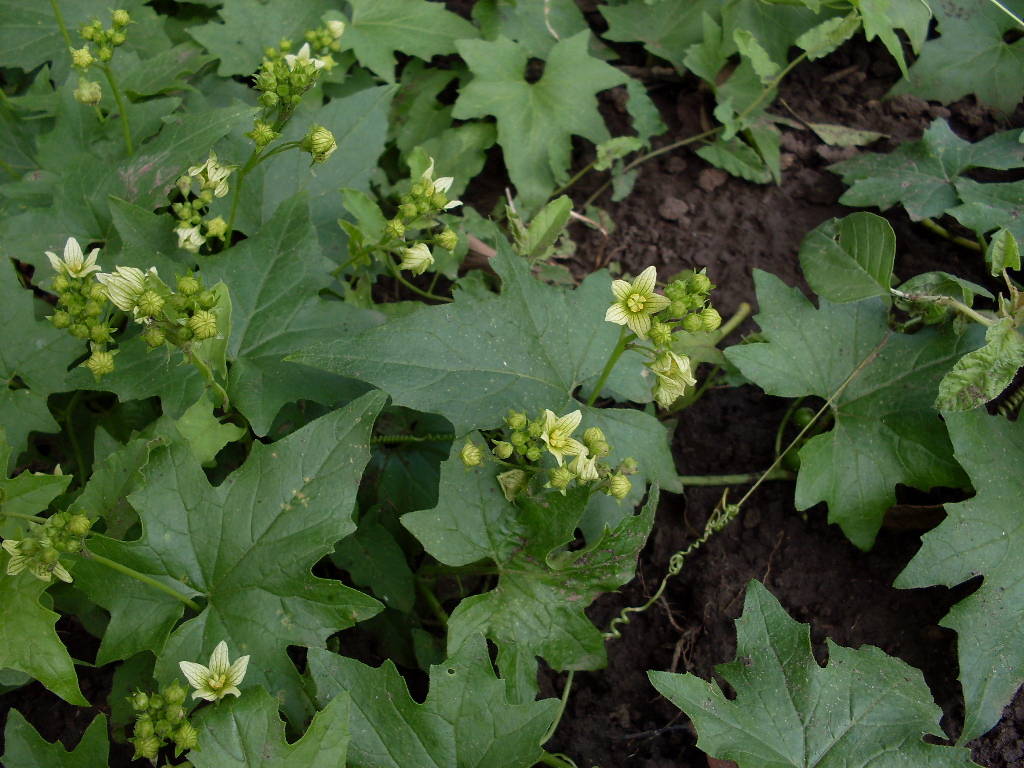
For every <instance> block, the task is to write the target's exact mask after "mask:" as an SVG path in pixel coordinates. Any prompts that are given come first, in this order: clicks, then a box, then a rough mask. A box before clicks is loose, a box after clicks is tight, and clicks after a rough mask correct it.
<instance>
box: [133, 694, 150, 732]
mask: <svg viewBox="0 0 1024 768" xmlns="http://www.w3.org/2000/svg"><path fill="white" fill-rule="evenodd" d="M128 703H129V704H131V705H132V709H134V710H135V711H136V712H145V711H146V710H147V709H149V696H147V695H146V694H144V693H143V692H142V691H136V692H135V693H133V694H132V695H131V696H129V697H128ZM139 722H141V719H140V720H139ZM138 732H139V731H138V724H136V726H135V733H136V735H138Z"/></svg>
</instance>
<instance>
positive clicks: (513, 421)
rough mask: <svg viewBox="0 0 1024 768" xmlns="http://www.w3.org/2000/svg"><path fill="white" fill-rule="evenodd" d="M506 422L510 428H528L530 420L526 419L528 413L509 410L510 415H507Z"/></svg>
mask: <svg viewBox="0 0 1024 768" xmlns="http://www.w3.org/2000/svg"><path fill="white" fill-rule="evenodd" d="M505 423H506V424H508V426H509V428H510V429H518V430H522V429H526V427H527V425H528V424H529V421H527V419H526V414H525V413H522V412H520V411H509V413H508V416H506V417H505Z"/></svg>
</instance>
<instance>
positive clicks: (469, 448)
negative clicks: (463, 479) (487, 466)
mask: <svg viewBox="0 0 1024 768" xmlns="http://www.w3.org/2000/svg"><path fill="white" fill-rule="evenodd" d="M483 455H484V453H483V451H482V450H480V447H479V446H476V445H473V442H472V441H471V440H470V439H469V438H468V437H467V438H466V444H465V445H464V446H462V450H461V451H459V458H460V459H462V463H463V464H465V465H466V468H467V469H468V468H470V467H478V466H480V465H481V464H483V463H484V460H483Z"/></svg>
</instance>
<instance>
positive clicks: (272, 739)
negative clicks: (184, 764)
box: [188, 688, 350, 768]
mask: <svg viewBox="0 0 1024 768" xmlns="http://www.w3.org/2000/svg"><path fill="white" fill-rule="evenodd" d="M277 708H278V702H277V700H276V699H273V698H271V697H270V695H269V694H268V693H267V692H266V691H265V690H263V689H262V688H256V689H255V690H251V691H246V693H245V694H244V695H243V696H240V697H238V698H237V699H233V700H231V701H228V702H224V703H223V704H222V706H218V707H208V708H206V709H204V710H202V711H201V712H200V713H199V715H198V716H197V717H196V720H195V725H196V727H197V728H198V730H199V733H200V736H199V744H200V749H193V750H191V751H190V752H189V753H188V759H189V762H191V763H192V765H194V766H195V768H337V767H338V766H343V765H346V764H347V763H346V759H347V756H348V755H347V753H348V744H349V738H350V737H349V732H348V724H349V697H348V694H346V693H344V692H342V693H340V694H339V695H338V696H336V697H335V698H334V699H333V700H332V701H331V702H330V704H328V705H327V706H325V707H324V708H323V710H321V711H320V712H317V713H316V714H315V715H314V716H313V722H311V723H310V724H309V728H307V729H306V732H305V733H304V734H303V735H302V738H301V739H299V740H298V741H296V742H295V743H293V744H289V743H288V742H287V741H286V740H285V730H284V723H283V722H282V721H281V715H280V714H278V711H277Z"/></svg>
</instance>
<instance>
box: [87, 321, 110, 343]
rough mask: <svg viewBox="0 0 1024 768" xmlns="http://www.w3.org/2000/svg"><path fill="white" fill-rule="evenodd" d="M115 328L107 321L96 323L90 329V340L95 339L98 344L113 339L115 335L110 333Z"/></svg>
mask: <svg viewBox="0 0 1024 768" xmlns="http://www.w3.org/2000/svg"><path fill="white" fill-rule="evenodd" d="M112 330H113V328H111V327H110V326H109V325H106V324H105V323H100V324H99V325H94V326H93V327H92V328H90V329H89V341H93V342H95V343H97V344H104V343H106V342H108V341H113V337H112V336H111V335H110V333H111V331H112Z"/></svg>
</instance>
